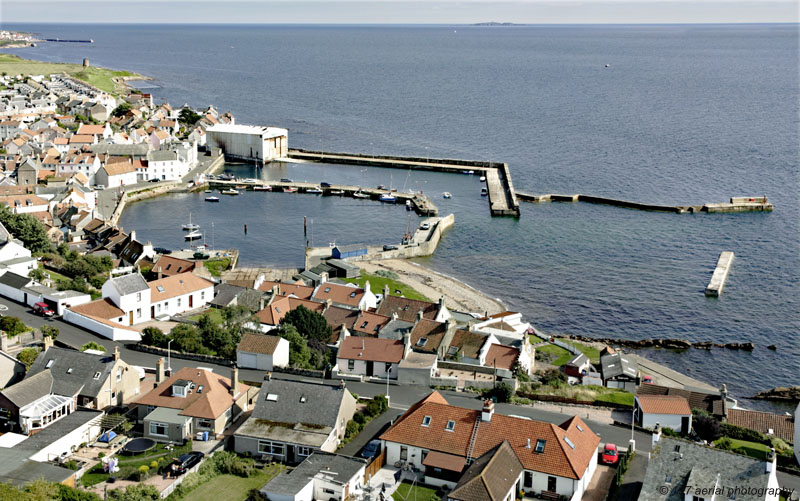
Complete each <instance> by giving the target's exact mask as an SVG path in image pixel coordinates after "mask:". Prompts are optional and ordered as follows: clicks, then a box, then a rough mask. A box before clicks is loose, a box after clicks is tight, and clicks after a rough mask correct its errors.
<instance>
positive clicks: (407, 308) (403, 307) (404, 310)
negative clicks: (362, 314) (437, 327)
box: [377, 295, 439, 322]
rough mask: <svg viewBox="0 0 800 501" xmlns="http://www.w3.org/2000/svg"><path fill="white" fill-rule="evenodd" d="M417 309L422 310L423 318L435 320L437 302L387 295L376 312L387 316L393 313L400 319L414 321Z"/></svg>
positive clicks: (437, 310)
mask: <svg viewBox="0 0 800 501" xmlns="http://www.w3.org/2000/svg"><path fill="white" fill-rule="evenodd" d="M419 311H422V316H423V318H426V319H428V320H435V319H436V315H437V314H438V313H439V303H431V302H430V301H420V300H418V299H408V298H405V297H400V296H391V295H389V296H385V297H384V298H383V300H382V301H381V304H380V305H379V306H378V310H377V313H379V314H381V315H385V316H387V317H391V316H392V314H393V313H395V314H397V318H399V319H400V320H403V321H406V322H414V321H415V320H416V319H417V312H419Z"/></svg>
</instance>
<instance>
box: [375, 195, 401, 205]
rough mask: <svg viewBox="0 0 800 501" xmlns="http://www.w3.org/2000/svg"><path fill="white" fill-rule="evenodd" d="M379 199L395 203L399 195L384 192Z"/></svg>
mask: <svg viewBox="0 0 800 501" xmlns="http://www.w3.org/2000/svg"><path fill="white" fill-rule="evenodd" d="M378 200H380V201H381V202H386V203H390V204H393V203H395V202H397V197H396V196H394V195H392V194H391V193H384V194H383V195H381V196H380V197H379V198H378Z"/></svg>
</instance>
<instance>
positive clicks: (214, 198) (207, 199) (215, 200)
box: [206, 197, 219, 202]
mask: <svg viewBox="0 0 800 501" xmlns="http://www.w3.org/2000/svg"><path fill="white" fill-rule="evenodd" d="M206 202H219V197H206Z"/></svg>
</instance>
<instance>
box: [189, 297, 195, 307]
mask: <svg viewBox="0 0 800 501" xmlns="http://www.w3.org/2000/svg"><path fill="white" fill-rule="evenodd" d="M193 297H194V296H192V295H191V294H189V308H190V309H191V307H192V298H193Z"/></svg>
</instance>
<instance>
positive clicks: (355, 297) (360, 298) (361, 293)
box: [311, 280, 378, 310]
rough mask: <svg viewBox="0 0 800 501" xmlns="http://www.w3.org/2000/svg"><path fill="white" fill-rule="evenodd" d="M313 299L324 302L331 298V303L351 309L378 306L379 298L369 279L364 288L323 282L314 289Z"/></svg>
mask: <svg viewBox="0 0 800 501" xmlns="http://www.w3.org/2000/svg"><path fill="white" fill-rule="evenodd" d="M311 299H313V300H314V301H319V302H321V303H324V302H326V301H328V300H330V302H331V304H333V305H335V306H340V307H342V308H350V309H351V310H368V309H370V308H372V309H374V308H375V307H376V306H377V302H378V299H377V298H376V297H375V294H373V293H372V291H371V290H370V286H369V280H367V281H366V282H365V283H364V288H363V289H362V288H359V287H357V286H355V285H352V284H347V285H340V284H334V283H331V282H323V283H321V284H320V285H318V286H317V288H316V289H314V294H312V296H311Z"/></svg>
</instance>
